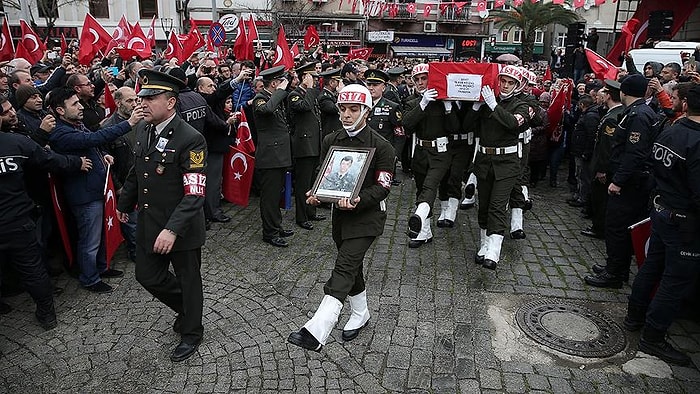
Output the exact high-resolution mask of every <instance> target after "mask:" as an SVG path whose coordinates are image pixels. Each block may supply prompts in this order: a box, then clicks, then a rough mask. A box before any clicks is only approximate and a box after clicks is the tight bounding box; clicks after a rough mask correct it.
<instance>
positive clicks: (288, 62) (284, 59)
mask: <svg viewBox="0 0 700 394" xmlns="http://www.w3.org/2000/svg"><path fill="white" fill-rule="evenodd" d="M276 66H284V68H285V69H286V70H289V69H292V68H294V58H293V57H292V52H291V51H290V50H289V43H288V42H287V37H286V34H285V33H284V26H282V25H280V30H279V32H278V33H277V49H276V50H275V62H274V63H273V64H272V67H276Z"/></svg>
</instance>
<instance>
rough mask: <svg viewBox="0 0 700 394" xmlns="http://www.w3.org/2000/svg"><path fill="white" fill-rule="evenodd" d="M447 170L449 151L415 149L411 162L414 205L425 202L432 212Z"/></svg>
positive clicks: (419, 147) (448, 166) (418, 147)
mask: <svg viewBox="0 0 700 394" xmlns="http://www.w3.org/2000/svg"><path fill="white" fill-rule="evenodd" d="M449 168H450V154H449V151H447V152H442V153H438V152H437V150H436V149H435V148H424V147H421V146H417V147H416V151H415V152H414V154H413V159H412V160H411V169H412V170H413V175H414V180H415V181H416V205H418V204H420V203H422V202H427V203H428V204H429V205H430V207H431V210H432V206H433V203H434V202H435V197H437V193H438V188H439V187H440V181H441V180H442V178H444V177H445V174H446V173H447V171H448V170H449Z"/></svg>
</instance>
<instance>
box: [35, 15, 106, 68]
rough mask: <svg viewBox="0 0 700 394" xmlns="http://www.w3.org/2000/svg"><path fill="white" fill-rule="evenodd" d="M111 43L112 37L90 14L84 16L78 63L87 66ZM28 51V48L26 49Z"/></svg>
mask: <svg viewBox="0 0 700 394" xmlns="http://www.w3.org/2000/svg"><path fill="white" fill-rule="evenodd" d="M111 41H112V36H110V35H109V33H107V30H105V28H104V27H102V25H101V24H100V22H98V21H97V20H96V19H95V18H93V17H92V15H90V14H86V15H85V20H84V21H83V31H82V32H81V33H80V48H79V55H78V62H80V64H84V65H88V64H90V62H92V59H94V58H95V56H97V54H98V53H99V52H100V51H103V50H104V49H105V48H107V46H109V43H110V42H111ZM27 49H29V48H27Z"/></svg>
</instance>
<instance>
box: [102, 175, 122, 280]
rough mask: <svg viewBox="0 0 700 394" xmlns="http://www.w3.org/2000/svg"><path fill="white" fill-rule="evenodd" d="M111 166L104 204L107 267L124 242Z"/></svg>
mask: <svg viewBox="0 0 700 394" xmlns="http://www.w3.org/2000/svg"><path fill="white" fill-rule="evenodd" d="M110 167H111V166H107V183H106V185H105V191H104V196H105V206H104V228H103V229H104V236H105V250H106V251H107V268H109V265H110V264H109V262H110V261H112V257H114V252H116V251H117V248H119V245H121V244H122V242H124V237H123V236H122V231H121V228H120V227H119V219H118V218H117V199H116V196H117V195H116V193H115V192H114V184H113V183H112V177H111V171H110V169H111V168H110Z"/></svg>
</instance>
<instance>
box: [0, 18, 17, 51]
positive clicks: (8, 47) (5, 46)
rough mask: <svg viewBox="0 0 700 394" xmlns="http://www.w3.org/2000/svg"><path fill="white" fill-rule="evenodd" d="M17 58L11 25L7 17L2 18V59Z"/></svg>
mask: <svg viewBox="0 0 700 394" xmlns="http://www.w3.org/2000/svg"><path fill="white" fill-rule="evenodd" d="M14 58H15V46H14V43H13V42H12V35H11V34H10V26H8V24H7V18H3V19H2V30H0V61H5V60H12V59H14Z"/></svg>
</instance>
